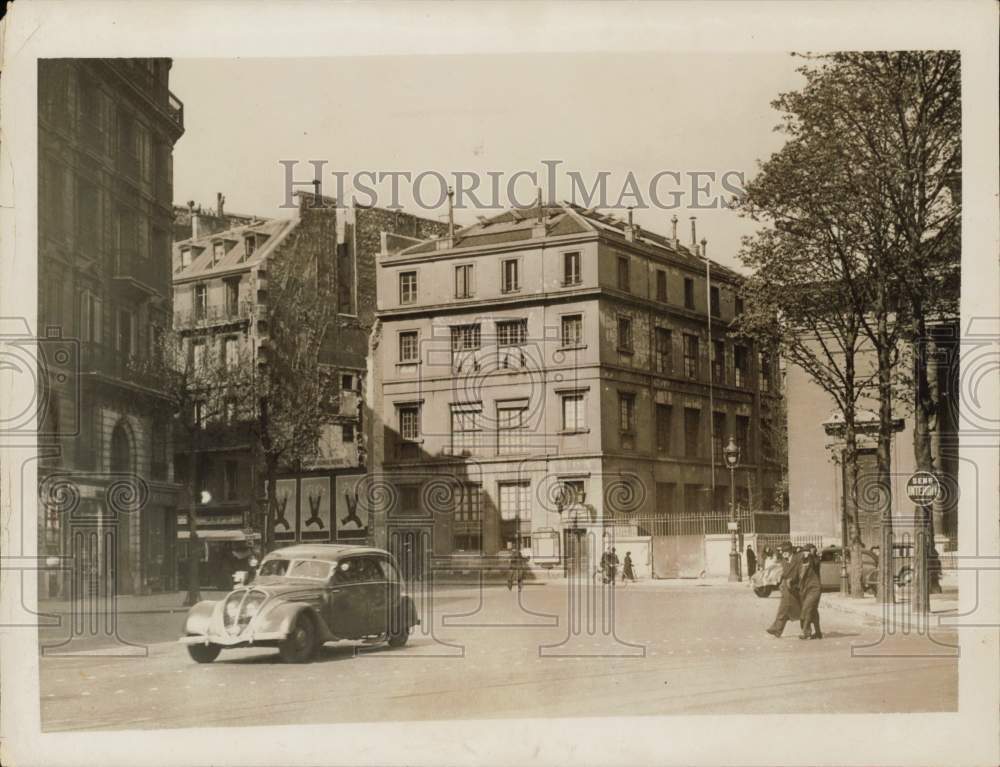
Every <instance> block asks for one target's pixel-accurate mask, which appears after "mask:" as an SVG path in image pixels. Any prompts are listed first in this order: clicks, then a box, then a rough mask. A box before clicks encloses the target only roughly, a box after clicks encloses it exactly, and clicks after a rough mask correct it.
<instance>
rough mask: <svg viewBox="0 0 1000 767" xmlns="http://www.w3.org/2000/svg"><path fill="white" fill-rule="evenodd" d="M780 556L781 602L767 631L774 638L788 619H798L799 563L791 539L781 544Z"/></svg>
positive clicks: (779, 633) (778, 635) (783, 628)
mask: <svg viewBox="0 0 1000 767" xmlns="http://www.w3.org/2000/svg"><path fill="white" fill-rule="evenodd" d="M781 557H782V559H784V563H783V564H782V571H781V602H779V603H778V614H777V615H775V616H774V623H772V624H771V626H770V627H769V628H768V629H767V633H768V634H770V635H771V636H773V637H774V638H775V639H777V638H778V637H780V636H781V632H782V631H784V630H785V624H786V623H788V621H793V620H798V617H799V612H800V609H801V607H800V605H799V563H798V561H797V559H796V557H795V548H794V547H793V546H792V544H791V541H785V542H784V543H783V544H781Z"/></svg>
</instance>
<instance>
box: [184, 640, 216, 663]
mask: <svg viewBox="0 0 1000 767" xmlns="http://www.w3.org/2000/svg"><path fill="white" fill-rule="evenodd" d="M187 648H188V655H190V656H191V658H192V659H193V660H194V661H195V663H211V662H212V661H213V660H215V659H216V658H218V657H219V653H220V652H222V646H221V645H217V644H189V645H188V646H187Z"/></svg>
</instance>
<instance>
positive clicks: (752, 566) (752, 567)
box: [747, 543, 757, 578]
mask: <svg viewBox="0 0 1000 767" xmlns="http://www.w3.org/2000/svg"><path fill="white" fill-rule="evenodd" d="M755 572H757V555H756V554H754V551H753V546H751V545H750V544H749V543H748V544H747V578H753V574H754V573H755Z"/></svg>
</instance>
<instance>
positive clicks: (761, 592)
mask: <svg viewBox="0 0 1000 767" xmlns="http://www.w3.org/2000/svg"><path fill="white" fill-rule="evenodd" d="M772 591H774V586H756V587H755V588H754V590H753V593H754V594H756V595H757V596H759V597H760V598H761V599H765V598H767V597H769V596H771V592H772Z"/></svg>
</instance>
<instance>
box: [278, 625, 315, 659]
mask: <svg viewBox="0 0 1000 767" xmlns="http://www.w3.org/2000/svg"><path fill="white" fill-rule="evenodd" d="M315 652H316V626H315V624H313V622H312V619H311V618H309V617H308V616H305V615H300V616H299V617H297V618H296V619H295V623H293V624H292V630H291V631H289V632H288V636H287V637H286V638H285V639H283V640H282V641H281V644H279V645H278V653H279V654H280V655H281V659H282V660H283V661H284V662H285V663H306V662H308V661H309V659H310V658H312V656H313V654H314V653H315Z"/></svg>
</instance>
